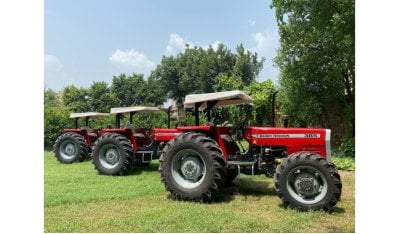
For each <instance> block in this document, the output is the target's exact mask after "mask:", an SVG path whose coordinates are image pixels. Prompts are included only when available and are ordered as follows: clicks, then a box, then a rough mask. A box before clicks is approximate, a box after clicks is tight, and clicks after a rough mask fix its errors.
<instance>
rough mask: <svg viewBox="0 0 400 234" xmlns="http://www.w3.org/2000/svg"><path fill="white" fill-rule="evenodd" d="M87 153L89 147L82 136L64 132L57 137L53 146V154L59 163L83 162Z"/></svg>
mask: <svg viewBox="0 0 400 234" xmlns="http://www.w3.org/2000/svg"><path fill="white" fill-rule="evenodd" d="M88 152H89V147H88V146H87V145H86V141H85V139H84V138H83V136H82V135H79V134H77V133H74V132H66V133H64V134H62V135H61V136H59V137H58V138H57V140H56V142H55V144H54V153H55V156H56V158H57V160H58V161H59V162H60V163H73V162H81V161H83V160H84V159H85V158H86V156H87V154H88Z"/></svg>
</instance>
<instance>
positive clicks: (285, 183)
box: [274, 152, 342, 211]
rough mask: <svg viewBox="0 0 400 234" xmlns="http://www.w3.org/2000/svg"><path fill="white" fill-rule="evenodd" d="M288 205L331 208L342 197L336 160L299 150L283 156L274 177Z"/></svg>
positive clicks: (309, 208) (278, 189)
mask: <svg viewBox="0 0 400 234" xmlns="http://www.w3.org/2000/svg"><path fill="white" fill-rule="evenodd" d="M274 183H275V190H276V192H277V193H278V196H279V197H280V198H281V200H282V202H283V205H284V206H285V207H289V208H293V209H297V210H301V211H307V210H326V211H330V210H332V208H333V207H334V206H335V205H336V203H337V202H338V201H339V200H340V195H341V192H342V182H341V179H340V175H339V173H338V171H337V170H336V167H335V165H334V164H333V163H330V162H328V161H327V160H326V159H325V158H323V157H321V156H320V155H318V154H315V153H310V152H299V153H294V154H292V155H290V156H289V157H288V158H286V159H284V160H283V162H282V163H281V164H280V165H279V166H278V167H277V169H276V173H275V176H274Z"/></svg>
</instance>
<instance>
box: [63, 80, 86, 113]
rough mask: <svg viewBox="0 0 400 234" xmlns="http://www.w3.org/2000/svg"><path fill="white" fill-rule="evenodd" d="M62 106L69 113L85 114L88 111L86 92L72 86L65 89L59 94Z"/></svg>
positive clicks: (83, 89)
mask: <svg viewBox="0 0 400 234" xmlns="http://www.w3.org/2000/svg"><path fill="white" fill-rule="evenodd" d="M61 97H62V102H63V105H64V106H65V107H66V108H67V109H68V110H69V111H71V112H85V111H88V110H89V109H90V106H89V103H88V100H87V98H88V90H87V89H85V88H77V87H75V86H74V85H69V86H67V87H65V88H64V89H63V91H62V94H61Z"/></svg>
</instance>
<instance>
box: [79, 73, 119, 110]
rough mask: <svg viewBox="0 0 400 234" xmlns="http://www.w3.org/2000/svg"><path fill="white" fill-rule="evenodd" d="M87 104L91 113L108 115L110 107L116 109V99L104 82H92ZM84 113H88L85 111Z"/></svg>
mask: <svg viewBox="0 0 400 234" xmlns="http://www.w3.org/2000/svg"><path fill="white" fill-rule="evenodd" d="M88 103H89V106H90V110H91V111H96V112H103V113H109V112H110V109H111V107H116V106H117V103H118V99H117V97H116V96H115V94H114V93H111V89H110V88H109V87H108V84H107V83H106V82H104V81H100V82H93V84H92V85H91V86H90V87H89V90H88ZM85 111H88V109H87V110H85Z"/></svg>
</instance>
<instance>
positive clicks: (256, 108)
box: [244, 80, 275, 126]
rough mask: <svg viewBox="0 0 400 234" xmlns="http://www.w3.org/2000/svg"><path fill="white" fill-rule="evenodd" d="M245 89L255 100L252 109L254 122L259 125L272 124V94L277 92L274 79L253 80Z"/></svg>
mask: <svg viewBox="0 0 400 234" xmlns="http://www.w3.org/2000/svg"><path fill="white" fill-rule="evenodd" d="M244 91H245V92H246V93H247V94H248V95H250V96H251V97H252V98H253V100H254V103H253V111H252V112H253V114H252V116H253V121H254V124H256V125H257V126H268V125H269V126H272V122H271V119H272V116H271V109H272V94H273V93H274V92H275V88H274V84H273V83H272V81H271V80H266V81H263V82H261V83H259V82H253V83H251V84H250V85H249V86H247V87H245V89H244Z"/></svg>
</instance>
